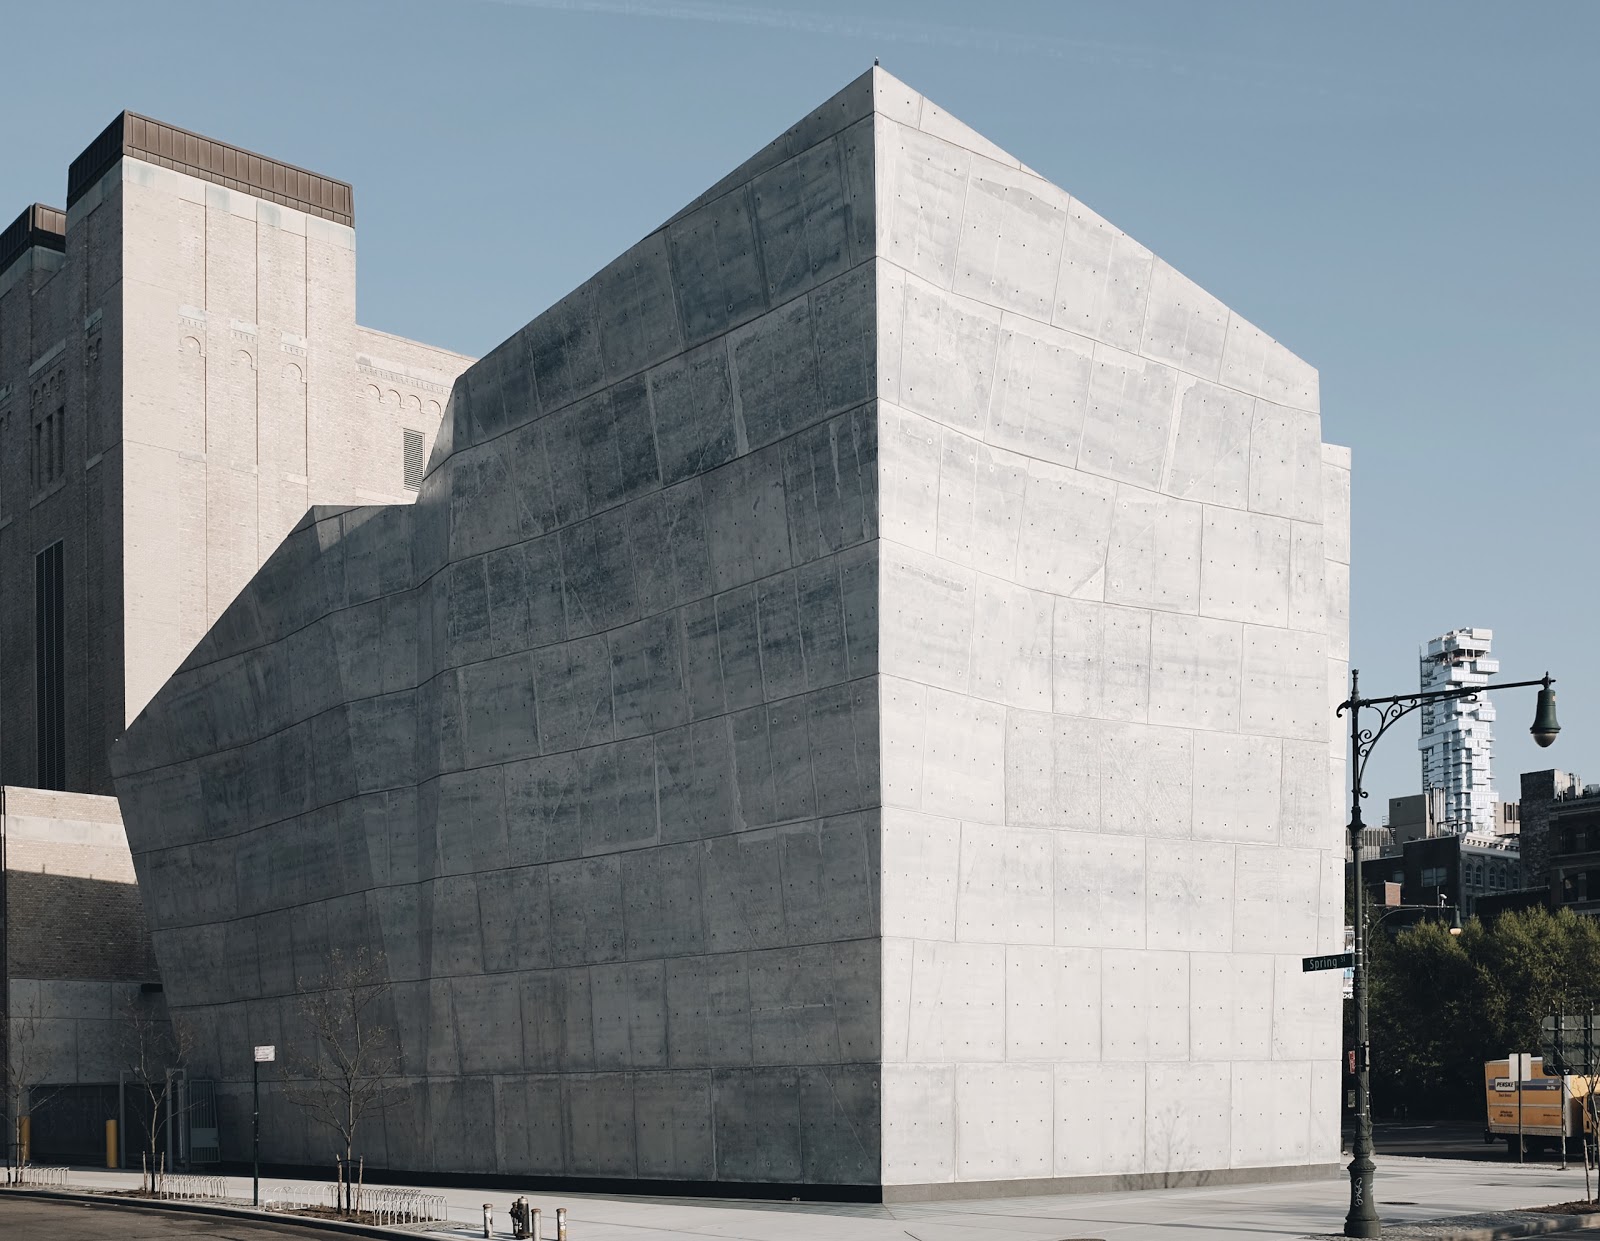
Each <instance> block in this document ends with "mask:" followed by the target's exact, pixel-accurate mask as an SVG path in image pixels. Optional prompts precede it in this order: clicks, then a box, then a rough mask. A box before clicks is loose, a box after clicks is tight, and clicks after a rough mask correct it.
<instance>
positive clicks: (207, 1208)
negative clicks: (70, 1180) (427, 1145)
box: [0, 1185, 438, 1241]
mask: <svg viewBox="0 0 1600 1241" xmlns="http://www.w3.org/2000/svg"><path fill="white" fill-rule="evenodd" d="M7 1196H9V1197H16V1198H46V1199H51V1200H54V1201H56V1202H77V1203H82V1204H84V1205H93V1206H97V1207H115V1208H117V1209H119V1210H123V1211H151V1212H154V1213H156V1214H160V1213H161V1212H163V1211H166V1212H172V1213H176V1214H180V1215H212V1216H218V1217H220V1218H222V1219H241V1220H250V1221H252V1222H254V1223H263V1222H268V1223H274V1224H285V1225H291V1226H293V1227H296V1228H313V1229H317V1230H319V1231H322V1232H334V1233H342V1234H343V1235H345V1236H347V1237H378V1238H383V1239H384V1241H393V1238H395V1237H408V1238H411V1241H416V1238H417V1237H427V1236H430V1235H438V1234H436V1233H433V1232H432V1231H431V1230H430V1229H428V1228H385V1227H380V1226H379V1225H377V1224H356V1223H350V1222H348V1221H346V1220H338V1219H318V1218H317V1217H316V1216H311V1215H293V1214H290V1213H289V1212H286V1211H263V1210H260V1209H258V1208H256V1207H239V1206H229V1205H227V1204H225V1203H220V1202H174V1201H170V1200H163V1199H159V1198H120V1197H117V1196H116V1195H115V1194H113V1193H106V1192H101V1193H92V1192H74V1191H72V1190H70V1189H30V1188H29V1187H27V1186H25V1185H20V1186H19V1185H3V1186H0V1197H7Z"/></svg>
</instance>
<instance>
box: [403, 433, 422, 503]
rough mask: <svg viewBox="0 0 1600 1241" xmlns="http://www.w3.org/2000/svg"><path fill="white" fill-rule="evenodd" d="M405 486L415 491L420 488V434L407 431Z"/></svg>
mask: <svg viewBox="0 0 1600 1241" xmlns="http://www.w3.org/2000/svg"><path fill="white" fill-rule="evenodd" d="M404 434H405V437H406V486H407V487H410V488H411V489H412V490H413V491H415V490H416V489H417V488H418V487H420V486H422V464H423V463H422V432H421V431H411V430H407V431H406V432H405V433H404Z"/></svg>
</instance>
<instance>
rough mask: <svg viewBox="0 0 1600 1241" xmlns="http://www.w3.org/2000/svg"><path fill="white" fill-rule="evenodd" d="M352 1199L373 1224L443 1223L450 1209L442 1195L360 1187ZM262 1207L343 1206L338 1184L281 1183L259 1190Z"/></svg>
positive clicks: (306, 1207)
mask: <svg viewBox="0 0 1600 1241" xmlns="http://www.w3.org/2000/svg"><path fill="white" fill-rule="evenodd" d="M351 1196H352V1198H353V1199H354V1203H353V1205H354V1208H355V1210H356V1211H358V1212H363V1213H368V1214H370V1215H371V1216H372V1222H373V1223H375V1224H442V1223H447V1222H448V1221H449V1219H450V1208H449V1205H448V1204H447V1203H446V1202H445V1200H444V1196H443V1195H442V1194H425V1193H422V1192H421V1191H420V1190H415V1189H393V1188H387V1187H383V1186H375V1185H363V1186H361V1187H360V1188H358V1189H356V1190H355V1191H353V1193H352V1194H351ZM261 1205H262V1206H264V1207H265V1208H266V1209H267V1210H269V1211H304V1210H307V1209H312V1208H316V1209H324V1208H332V1209H333V1210H338V1209H339V1208H340V1207H341V1206H342V1205H343V1203H342V1201H341V1190H340V1187H339V1186H338V1185H320V1186H319V1185H305V1184H300V1185H293V1184H288V1183H281V1184H276V1185H266V1186H263V1187H262V1194H261Z"/></svg>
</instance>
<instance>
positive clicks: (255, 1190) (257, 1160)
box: [250, 1044, 278, 1207]
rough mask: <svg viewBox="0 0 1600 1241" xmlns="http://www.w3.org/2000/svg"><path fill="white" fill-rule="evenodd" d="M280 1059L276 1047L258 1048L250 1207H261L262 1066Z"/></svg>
mask: <svg viewBox="0 0 1600 1241" xmlns="http://www.w3.org/2000/svg"><path fill="white" fill-rule="evenodd" d="M277 1058H278V1049H277V1047H276V1046H273V1045H270V1044H269V1045H268V1046H266V1047H257V1048H256V1051H255V1057H254V1059H253V1060H252V1061H251V1063H250V1069H251V1074H250V1077H251V1082H250V1086H251V1107H250V1205H251V1206H253V1207H258V1206H260V1205H261V1066H262V1065H263V1064H271V1063H272V1062H273V1061H274V1060H276V1059H277Z"/></svg>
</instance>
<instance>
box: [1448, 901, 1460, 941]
mask: <svg viewBox="0 0 1600 1241" xmlns="http://www.w3.org/2000/svg"><path fill="white" fill-rule="evenodd" d="M1450 934H1452V935H1459V934H1461V906H1460V905H1452V906H1450Z"/></svg>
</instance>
